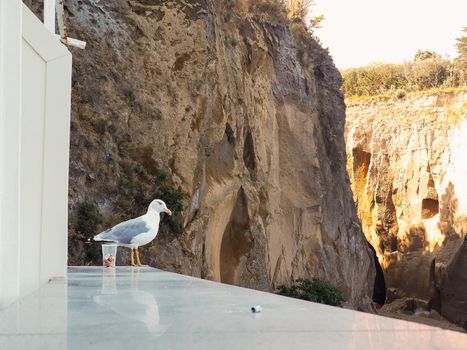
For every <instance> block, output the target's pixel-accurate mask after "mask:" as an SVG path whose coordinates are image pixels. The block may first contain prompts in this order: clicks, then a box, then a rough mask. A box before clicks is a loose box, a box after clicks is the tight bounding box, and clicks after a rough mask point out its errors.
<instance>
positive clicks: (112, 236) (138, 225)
mask: <svg viewBox="0 0 467 350" xmlns="http://www.w3.org/2000/svg"><path fill="white" fill-rule="evenodd" d="M149 230H150V227H149V226H148V224H147V223H146V221H145V220H144V219H143V218H142V217H139V218H136V219H131V220H128V221H124V222H122V223H120V224H118V225H116V226H114V227H112V228H110V229H108V230H106V231H104V232H102V233H99V234H98V235H97V236H95V237H94V240H95V241H112V242H118V243H123V244H131V240H132V239H133V238H134V237H135V236H137V235H139V234H141V233H144V232H147V231H149Z"/></svg>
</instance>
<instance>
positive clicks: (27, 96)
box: [20, 41, 54, 295]
mask: <svg viewBox="0 0 467 350" xmlns="http://www.w3.org/2000/svg"><path fill="white" fill-rule="evenodd" d="M45 79H46V63H45V62H44V60H43V59H42V58H41V57H40V56H39V55H38V54H37V52H36V51H35V50H34V49H33V48H31V46H30V45H29V44H28V43H27V42H26V41H23V86H22V94H23V106H22V108H23V109H22V118H21V140H22V142H21V155H22V156H21V197H20V198H21V206H20V208H21V212H20V217H21V230H20V241H21V244H20V251H21V256H20V276H21V277H20V292H21V294H22V295H24V294H25V293H28V292H30V291H32V290H34V289H35V288H37V287H38V286H39V268H40V255H39V253H40V246H41V226H42V173H43V168H42V166H43V157H44V156H43V151H44V148H43V145H44V112H45ZM50 254H54V252H53V251H50Z"/></svg>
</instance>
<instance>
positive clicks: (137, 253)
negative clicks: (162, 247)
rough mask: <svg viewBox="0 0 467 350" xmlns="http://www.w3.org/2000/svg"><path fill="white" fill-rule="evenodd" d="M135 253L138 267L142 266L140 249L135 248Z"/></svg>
mask: <svg viewBox="0 0 467 350" xmlns="http://www.w3.org/2000/svg"><path fill="white" fill-rule="evenodd" d="M135 251H136V261H137V262H138V266H141V261H140V260H139V252H138V248H135Z"/></svg>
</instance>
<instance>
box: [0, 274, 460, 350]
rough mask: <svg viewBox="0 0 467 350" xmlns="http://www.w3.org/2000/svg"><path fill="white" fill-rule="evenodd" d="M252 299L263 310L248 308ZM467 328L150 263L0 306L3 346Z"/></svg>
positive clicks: (319, 340) (356, 344)
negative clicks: (166, 269) (407, 318)
mask: <svg viewBox="0 0 467 350" xmlns="http://www.w3.org/2000/svg"><path fill="white" fill-rule="evenodd" d="M257 304H260V305H261V306H262V309H263V310H262V312H261V313H259V314H252V313H251V310H250V308H251V306H253V305H257ZM466 346H467V335H465V334H463V333H457V332H452V331H446V330H441V329H439V328H433V327H429V326H425V325H421V324H417V323H411V322H405V321H400V320H395V319H390V318H385V317H380V316H375V315H370V314H365V313H360V312H355V311H350V310H345V309H341V308H335V307H330V306H325V305H320V304H315V303H309V302H305V301H301V300H295V299H290V298H286V297H281V296H277V295H274V294H269V293H263V292H258V291H253V290H249V289H245V288H239V287H234V286H230V285H224V284H219V283H215V282H210V281H205V280H201V279H197V278H192V277H187V276H182V275H177V274H173V273H168V272H164V271H161V270H156V269H152V268H148V267H143V268H137V267H135V268H132V267H118V268H117V269H115V270H110V269H103V268H101V267H70V268H69V269H68V280H67V281H53V282H52V283H49V284H47V285H46V286H44V287H43V288H42V289H41V290H39V291H37V292H36V293H34V294H32V295H30V296H28V297H26V298H24V299H22V300H20V301H19V302H17V303H16V304H14V305H13V306H12V307H10V308H9V309H7V310H6V311H5V312H3V313H0V348H1V349H2V350H3V349H19V348H21V349H29V350H31V349H39V348H44V349H107V348H108V349H112V350H117V349H139V350H141V349H203V350H208V349H281V350H284V349H320V350H321V349H333V350H334V349H411V350H414V349H441V348H442V349H465V348H466Z"/></svg>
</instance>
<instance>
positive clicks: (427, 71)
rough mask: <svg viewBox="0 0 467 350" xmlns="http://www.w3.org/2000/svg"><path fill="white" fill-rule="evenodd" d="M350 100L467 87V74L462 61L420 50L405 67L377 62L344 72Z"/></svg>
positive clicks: (345, 89) (403, 65)
mask: <svg viewBox="0 0 467 350" xmlns="http://www.w3.org/2000/svg"><path fill="white" fill-rule="evenodd" d="M342 77H343V79H344V83H343V84H342V91H343V92H344V94H345V95H346V97H354V96H377V95H384V94H390V95H393V96H396V97H404V93H407V92H415V91H423V90H428V89H437V88H441V89H442V88H456V87H461V86H465V85H466V84H467V72H466V70H465V67H463V66H462V65H460V64H459V63H458V61H457V60H456V61H450V60H448V59H445V58H442V57H441V56H439V55H437V54H436V53H433V52H430V51H419V52H417V54H416V55H415V58H414V59H413V61H410V62H405V63H403V64H390V63H376V64H372V65H369V66H367V67H360V68H351V69H347V70H345V71H343V72H342Z"/></svg>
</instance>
